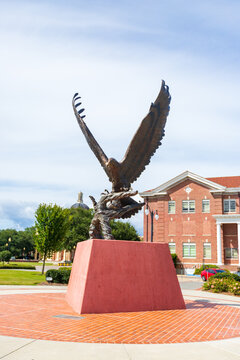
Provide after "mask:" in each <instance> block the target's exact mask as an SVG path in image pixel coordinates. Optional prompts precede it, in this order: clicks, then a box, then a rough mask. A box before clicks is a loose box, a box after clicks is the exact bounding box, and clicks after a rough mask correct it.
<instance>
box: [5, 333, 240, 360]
mask: <svg viewBox="0 0 240 360" xmlns="http://www.w3.org/2000/svg"><path fill="white" fill-rule="evenodd" d="M4 346H5V349H4V351H3V348H4ZM239 346H240V338H237V339H231V340H223V341H211V342H202V343H190V344H189V343H184V344H164V345H151V344H149V345H134V344H131V345H120V344H86V343H84V344H83V343H70V342H58V341H44V340H29V339H18V338H11V337H8V338H7V337H4V336H0V348H1V352H0V354H1V355H0V359H3V358H4V359H6V360H42V359H45V360H52V359H58V360H66V359H68V358H71V360H113V359H114V360H146V359H151V360H159V359H161V360H176V359H178V360H193V359H194V360H202V359H203V358H204V357H205V358H211V360H239V358H240V353H239V349H240V347H239Z"/></svg>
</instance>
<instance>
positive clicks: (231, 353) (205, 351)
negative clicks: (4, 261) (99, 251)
mask: <svg viewBox="0 0 240 360" xmlns="http://www.w3.org/2000/svg"><path fill="white" fill-rule="evenodd" d="M65 291H66V288H65V287H54V288H52V287H49V286H41V287H40V286H31V287H27V286H0V298H2V299H5V300H7V299H10V300H11V299H14V298H15V299H17V298H18V297H19V296H20V297H21V296H23V294H33V295H31V296H33V297H35V298H38V296H37V294H41V293H42V294H43V297H44V298H45V299H47V298H51V297H54V296H57V298H58V299H59V301H60V299H61V297H62V298H63V295H64V292H65ZM47 293H49V294H52V295H51V296H50V297H46V294H47ZM11 294H16V296H15V297H14V296H12V295H11ZM34 294H35V295H34ZM54 294H55V295H54ZM2 295H6V296H2ZM183 295H184V298H185V300H186V301H187V302H192V301H194V302H195V303H196V304H197V305H199V304H200V305H201V306H202V304H204V306H205V305H206V311H207V312H210V314H212V315H214V314H216V312H217V311H222V309H223V313H226V312H227V314H232V315H231V316H232V319H230V318H229V319H227V320H228V321H229V323H228V326H226V327H224V326H223V330H224V331H226V333H227V332H228V331H230V330H231V328H232V329H233V327H232V325H233V324H234V329H235V331H236V330H237V331H238V332H239V334H240V316H239V309H240V298H236V297H234V296H226V295H221V294H220V295H219V294H212V293H207V292H202V291H195V290H183ZM9 296H10V297H9ZM27 297H28V296H27ZM41 298H42V297H41V296H39V301H40V299H41ZM19 299H20V298H19ZM214 304H217V305H216V306H215V305H214ZM21 305H22V302H21V301H19V302H16V306H17V307H16V308H11V306H12V303H11V301H10V302H8V303H7V302H6V309H9V308H11V309H12V311H13V312H12V317H14V314H15V311H16V309H18V308H19V309H20V307H21ZM35 306H36V307H37V308H38V304H37V303H36V304H35ZM61 306H62V304H61V303H60V304H59V303H58V307H59V309H61ZM201 306H200V307H201ZM48 307H49V305H48V306H47V310H49V311H50V308H48ZM1 309H3V307H2V306H1V307H0V313H1V314H0V322H1V319H2V320H4V319H3V317H4V312H3V311H1ZM193 309H194V312H193V314H196V311H197V310H198V309H196V311H195V308H193ZM224 309H225V310H224ZM234 309H235V310H234ZM28 310H29V309H25V312H26V311H28ZM61 310H62V309H61ZM19 311H20V310H19ZM21 311H23V309H22V310H21ZM182 311H185V310H181V312H182ZM187 311H188V310H187ZM204 311H205V310H204ZM233 311H235V312H234V313H233ZM156 313H157V312H156ZM21 314H23V312H22V313H21ZM34 314H35V313H33V314H30V313H29V319H28V320H29V321H31V322H32V324H33V325H34V322H35V321H37V318H35V316H34ZM141 314H143V315H145V313H140V314H139V316H142V315H141ZM147 314H148V316H152V315H154V314H153V312H147ZM166 314H167V312H165V313H164V314H163V315H164V317H166ZM233 314H238V315H237V317H236V316H235V315H233ZM107 315H108V314H107ZM116 315H117V314H116ZM170 315H171V314H170V312H169V316H170ZM84 316H85V315H84ZM139 316H138V318H139ZM164 317H163V319H164ZM112 318H113V320H114V319H115V320H114V322H116V321H117V320H118V319H117V318H116V316H115V317H114V316H112ZM9 319H10V320H9V322H7V323H6V326H8V325H10V322H11V318H9ZM151 319H152V318H150V320H151ZM93 320H94V318H93V316H92V321H93ZM135 320H136V319H135ZM42 321H43V319H42ZM73 321H74V320H73ZM108 321H109V316H105V317H104V323H103V326H104V327H106V326H107V322H108ZM131 321H132V319H131V318H130V317H129V320H128V322H129V323H131ZM136 321H137V320H136ZM192 321H193V323H194V324H195V326H197V319H196V318H195V317H193V319H192ZM198 321H199V320H198ZM220 321H221V320H220ZM75 323H76V321H75ZM77 323H78V324H80V322H79V321H78V322H77ZM69 324H70V323H69ZM20 325H21V323H18V322H17V321H16V325H15V328H14V330H15V331H19V329H20ZM182 325H183V324H182ZM223 325H224V324H223ZM78 326H80V325H78ZM211 326H213V328H214V327H215V326H214V324H211ZM40 327H41V323H39V324H38V325H37V326H36V330H39V329H40ZM43 327H44V326H43ZM177 327H178V324H177V323H176V333H177ZM180 329H181V322H180ZM47 330H48V329H47ZM56 330H57V332H58V333H60V332H61V330H60V329H56ZM71 330H72V329H71V328H69V330H68V331H69V332H71ZM95 330H96V328H95ZM138 330H141V329H138ZM155 330H156V329H155ZM206 330H208V329H207V328H203V329H202V331H203V332H204V331H206ZM1 331H3V327H2V326H0V334H1ZM145 331H146V329H145ZM161 331H163V325H161V327H159V328H158V329H157V333H159V332H161ZM169 331H170V329H169ZM181 331H182V333H183V332H184V330H183V327H182V330H181ZM232 332H233V330H232ZM152 335H154V334H152ZM176 336H177V334H176ZM182 336H183V334H182ZM203 357H205V358H206V357H208V358H210V359H211V360H215V359H216V360H225V359H226V360H234V359H236V360H237V359H238V360H239V359H240V337H234V338H230V339H225V340H217V341H208V342H190V343H174V344H126V343H125V344H102V343H78V342H68V341H49V340H36V339H34V336H32V338H28V339H26V338H20V337H9V336H0V359H6V360H15V359H19V360H40V359H41V360H42V359H46V360H53V359H59V360H61V359H68V358H71V360H75V359H78V360H88V359H96V360H98V359H99V360H100V359H104V360H108V359H111V360H112V359H114V360H115V359H116V360H118V359H119V360H122V359H123V360H125V359H126V360H129V359H131V360H142V359H144V360H145V359H150V360H151V359H153V360H155V359H161V360H162V359H163V360H165V359H168V360H171V359H178V360H181V359H186V360H188V359H191V360H195V359H196V360H198V359H199V360H200V359H201V360H202V359H203Z"/></svg>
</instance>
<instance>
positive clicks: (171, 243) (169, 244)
mask: <svg viewBox="0 0 240 360" xmlns="http://www.w3.org/2000/svg"><path fill="white" fill-rule="evenodd" d="M171 245H174V247H175V251H173V252H172V251H171ZM168 246H169V250H170V254H176V243H174V242H170V243H168Z"/></svg>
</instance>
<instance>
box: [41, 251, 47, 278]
mask: <svg viewBox="0 0 240 360" xmlns="http://www.w3.org/2000/svg"><path fill="white" fill-rule="evenodd" d="M46 257H47V254H46V253H44V256H43V266H42V275H43V274H44V268H45V261H46Z"/></svg>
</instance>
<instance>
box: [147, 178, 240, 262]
mask: <svg viewBox="0 0 240 360" xmlns="http://www.w3.org/2000/svg"><path fill="white" fill-rule="evenodd" d="M187 187H190V188H191V189H192V191H191V192H190V193H189V194H188V193H187V192H186V191H185V189H186V188H187ZM227 198H228V197H227ZM231 198H236V200H237V212H238V213H239V197H237V196H236V197H234V196H231ZM204 199H208V200H210V213H203V212H202V200H204ZM170 200H173V201H175V204H176V213H175V214H168V201H170ZM183 200H195V213H182V201H183ZM148 205H149V208H150V209H151V210H153V211H156V210H157V212H158V215H159V219H158V221H157V220H155V219H154V222H153V227H154V233H153V241H156V242H165V243H169V242H174V243H175V244H176V253H177V255H178V257H179V259H180V261H181V262H182V263H188V264H191V263H192V264H202V263H203V261H204V263H217V227H216V220H215V218H214V217H213V216H212V215H213V214H214V215H216V214H223V199H222V196H221V195H213V194H212V193H211V192H210V191H209V189H208V188H207V187H205V186H203V185H202V184H201V185H200V184H198V183H195V182H193V181H191V180H186V181H184V182H182V183H180V184H178V185H176V186H175V187H173V188H171V190H169V191H168V195H165V196H164V195H163V196H158V197H154V198H151V197H150V198H148ZM147 218H148V241H150V237H151V234H150V231H151V218H150V214H149V215H148V217H147V216H146V215H144V240H145V241H146V240H147V233H146V221H147ZM235 226H236V225H235ZM228 229H230V228H228ZM224 230H225V227H224ZM222 231H223V229H222ZM229 231H230V230H229ZM231 231H232V230H231ZM227 237H228V236H227V235H226V236H225V235H224V236H223V233H222V239H223V241H224V243H223V247H224V246H226V240H225V239H226V238H227ZM236 239H237V236H235V237H232V244H234V246H235V242H236ZM189 242H190V243H195V244H196V254H197V255H196V258H194V259H191V258H183V255H182V252H183V246H182V245H183V243H189ZM204 242H208V243H211V253H212V258H211V259H204V260H203V244H204ZM223 253H224V252H223ZM223 260H224V259H223ZM234 263H235V262H234Z"/></svg>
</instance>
